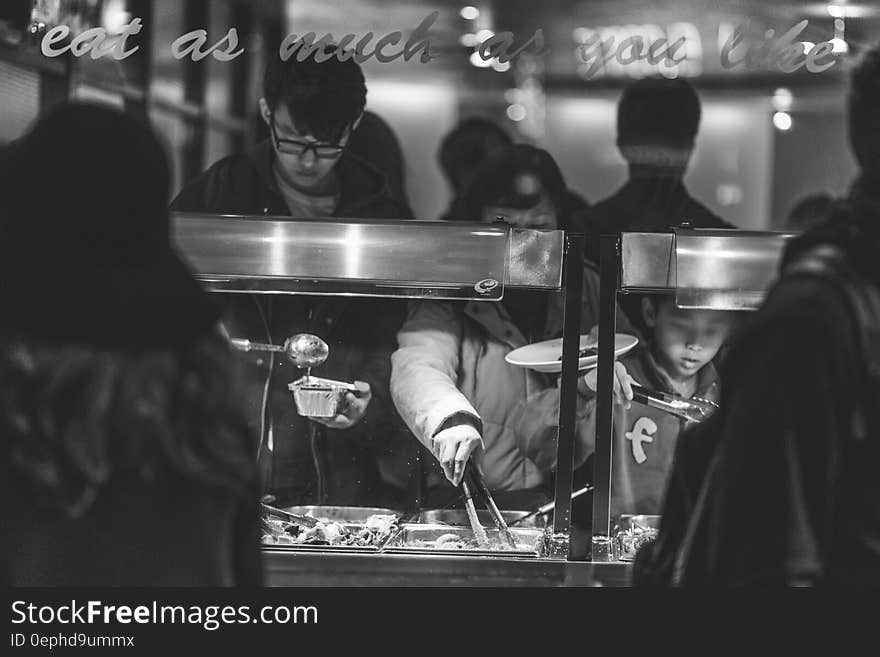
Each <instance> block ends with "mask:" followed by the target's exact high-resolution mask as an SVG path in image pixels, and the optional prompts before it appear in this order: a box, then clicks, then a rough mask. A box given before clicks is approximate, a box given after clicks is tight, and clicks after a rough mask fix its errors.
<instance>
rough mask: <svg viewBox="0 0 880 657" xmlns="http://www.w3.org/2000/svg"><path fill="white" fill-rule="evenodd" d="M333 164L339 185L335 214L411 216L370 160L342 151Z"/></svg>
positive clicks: (351, 215) (396, 217)
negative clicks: (335, 167)
mask: <svg viewBox="0 0 880 657" xmlns="http://www.w3.org/2000/svg"><path fill="white" fill-rule="evenodd" d="M337 167H338V169H337V173H338V176H339V181H340V185H341V186H342V196H341V200H340V205H339V208H338V209H337V215H339V216H350V217H362V218H364V219H411V218H412V216H413V213H412V210H411V209H410V208H409V207H408V206H407V205H405V204H404V203H402V202H401V201H400V200H398V199H396V198H395V197H394V195H393V194H392V192H391V188H390V187H389V185H388V181H387V179H386V177H385V175H384V174H383V173H382V172H381V171H379V169H377V168H376V167H375V166H373V165H372V164H371V163H369V162H367V161H366V160H364V159H363V158H362V157H360V156H358V155H356V154H353V153H348V152H346V154H345V155H343V157H342V159H341V160H340V161H339V163H338V165H337Z"/></svg>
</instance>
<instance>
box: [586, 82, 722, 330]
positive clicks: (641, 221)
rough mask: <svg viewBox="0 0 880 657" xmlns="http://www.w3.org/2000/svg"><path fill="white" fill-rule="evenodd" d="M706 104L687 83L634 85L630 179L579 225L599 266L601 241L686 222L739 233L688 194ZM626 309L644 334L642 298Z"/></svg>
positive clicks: (625, 104)
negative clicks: (689, 173)
mask: <svg viewBox="0 0 880 657" xmlns="http://www.w3.org/2000/svg"><path fill="white" fill-rule="evenodd" d="M700 114H701V109H700V99H699V96H697V92H696V90H695V89H694V88H693V86H691V84H690V82H688V81H687V80H684V79H681V78H678V79H675V80H667V79H656V78H644V79H641V80H638V81H636V82H633V83H632V84H630V85H629V86H628V87H627V88H626V89H625V90H624V92H623V95H622V96H621V98H620V102H619V103H618V105H617V147H618V149H619V150H620V153H621V155H622V156H623V159H624V160H626V162H627V164H628V166H629V179H628V180H627V182H626V183H625V184H624V185H623V187H621V188H620V189H618V190H617V191H616V192H615V193H614V194H612V195H611V196H609V197H608V198H606V199H603V200H602V201H599V202H598V203H596V204H595V205H594V206H593V207H592V208H590V209H589V210H588V211H586V212H585V213H582V214H580V215H579V216H578V217H577V221H578V222H579V224H580V225H582V226H583V228H584V230H585V232H586V233H587V241H586V256H587V258H588V259H589V260H592V261H593V262H595V263H596V264H598V263H599V236H600V235H606V234H620V233H623V232H627V231H645V232H664V231H668V230H670V229H671V228H672V227H674V226H678V225H679V224H681V223H682V222H688V223H689V224H690V225H691V226H692V227H693V228H734V226H732V225H731V224H729V223H727V222H726V221H724V220H723V219H721V218H720V217H718V216H716V215H715V214H714V213H713V212H712V211H711V210H709V209H708V208H707V207H706V206H704V205H703V204H702V203H700V202H699V201H697V200H695V199H694V198H692V197H691V195H690V194H689V193H688V191H687V188H686V187H685V185H684V180H683V179H684V175H685V173H686V172H687V167H688V163H689V162H690V158H691V155H692V154H693V150H694V143H695V141H696V138H697V131H698V129H699V126H700ZM621 307H622V308H623V310H624V311H625V312H626V313H627V315H628V316H629V318H630V321H631V322H633V324H634V325H635V326H636V327H637V328H640V329H642V330H644V328H645V327H644V325H643V324H642V322H641V308H640V306H639V303H638V299H637V298H625V299H624V300H623V301H622V302H621Z"/></svg>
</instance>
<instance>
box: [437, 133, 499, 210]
mask: <svg viewBox="0 0 880 657" xmlns="http://www.w3.org/2000/svg"><path fill="white" fill-rule="evenodd" d="M512 144H513V139H512V138H511V136H510V135H509V134H508V133H507V132H506V131H505V130H504V129H503V128H502V127H501V126H500V125H498V124H497V123H495V122H494V121H492V120H491V119H488V118H485V117H480V116H472V117H469V118H466V119H464V120H462V121H461V122H459V123H458V125H456V126H455V127H454V128H453V129H452V130H451V131H450V132H449V133H448V134H447V135H446V136H445V137H443V140H442V141H441V142H440V148H439V150H438V151H437V160H438V162H439V163H440V169H441V170H442V171H443V175H444V176H446V180H447V182H448V183H449V187H450V189H451V190H452V201H451V203H450V205H449V208H448V209H447V210H446V212H444V213H443V216H442V217H440V218H441V219H442V220H444V221H449V220H450V219H451V218H452V215H453V213H454V212H455V209H454V206H455V202H456V200H457V199H458V198H460V197H461V195H462V193H463V192H464V190H465V188H466V187H467V184H468V182H469V181H470V179H471V178H472V177H473V175H474V172H475V171H476V170H477V169H478V168H479V166H480V165H481V164H482V163H483V162H484V161H485V160H486V158H488V157H489V156H490V155H492V154H493V153H496V152H498V151H499V150H501V149H503V148H505V147H507V146H510V145H512ZM472 220H473V221H477V218H476V217H475V218H473V219H472Z"/></svg>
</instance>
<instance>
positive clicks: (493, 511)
mask: <svg viewBox="0 0 880 657" xmlns="http://www.w3.org/2000/svg"><path fill="white" fill-rule="evenodd" d="M469 483H470V484H471V485H473V486H474V488H476V489H477V490H478V491H480V493H481V494H482V495H483V497H484V498H485V500H486V508H487V509H488V510H489V515H490V516H491V517H492V522H493V523H495V527H497V528H498V531H499V532H500V533H501V535H502V536H503V537H504V540H505V541H506V542H507V544H508V545H509V546H510V547H511V548H513V549H514V550H515V549H517V545H516V539H515V538H514V537H513V534H511V533H510V528H509V527H508V526H507V522H505V520H504V516H502V515H501V511H499V510H498V506H497V505H496V504H495V500H494V499H493V498H492V493H491V492H489V487H488V486H487V485H486V481H485V480H484V479H483V475H482V473H481V472H480V471H479V469H477V468H476V466H473V465H470V466H469V467H467V468H465V471H464V476H463V477H462V479H461V486H462V489H463V490H464V494H465V498H466V501H465V505H466V506H467V508H468V517H469V518H471V524H474V522H476V525H475V527H474V529H475V530H476V527H477V526H479V527H480V529H481V530H482V525H480V522H479V520H478V519H477V514H476V510H475V509H473V515H471V511H472V508H473V498H472V496H471V489H470V485H469ZM468 505H469V506H468ZM477 540H479V537H477Z"/></svg>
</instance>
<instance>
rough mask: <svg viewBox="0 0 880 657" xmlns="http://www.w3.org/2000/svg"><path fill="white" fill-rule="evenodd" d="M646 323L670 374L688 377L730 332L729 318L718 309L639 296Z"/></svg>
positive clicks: (718, 346) (676, 376) (654, 347)
mask: <svg viewBox="0 0 880 657" xmlns="http://www.w3.org/2000/svg"><path fill="white" fill-rule="evenodd" d="M642 313H643V315H644V319H645V323H646V324H647V325H648V326H649V327H651V328H652V329H654V340H653V349H654V354H655V357H656V358H657V359H658V360H659V362H660V365H662V366H663V368H664V369H665V370H666V371H667V372H668V373H669V374H670V375H671V376H672V377H673V378H678V379H688V378H690V377H692V376H695V375H696V374H697V372H699V371H700V369H701V368H702V367H704V366H705V365H706V364H707V363H709V361H711V360H712V359H713V358H714V357H715V354H717V353H718V350H719V349H720V348H721V345H722V344H724V341H725V340H726V339H727V336H728V335H729V334H730V329H731V324H732V318H731V316H730V313H728V312H725V311H721V310H687V309H682V308H678V307H676V305H675V302H673V301H671V300H668V299H666V300H663V301H660V302H653V303H652V302H651V301H649V300H648V299H643V300H642Z"/></svg>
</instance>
